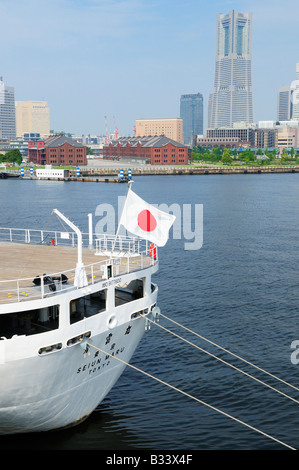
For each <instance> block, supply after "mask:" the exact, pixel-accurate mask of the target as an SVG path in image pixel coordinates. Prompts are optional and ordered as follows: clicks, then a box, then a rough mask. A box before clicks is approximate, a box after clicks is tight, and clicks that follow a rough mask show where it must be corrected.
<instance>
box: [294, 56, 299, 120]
mask: <svg viewBox="0 0 299 470" xmlns="http://www.w3.org/2000/svg"><path fill="white" fill-rule="evenodd" d="M293 118H294V119H298V120H299V62H298V63H297V64H296V80H295V90H294V93H293Z"/></svg>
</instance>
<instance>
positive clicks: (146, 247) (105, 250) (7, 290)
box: [0, 236, 158, 304]
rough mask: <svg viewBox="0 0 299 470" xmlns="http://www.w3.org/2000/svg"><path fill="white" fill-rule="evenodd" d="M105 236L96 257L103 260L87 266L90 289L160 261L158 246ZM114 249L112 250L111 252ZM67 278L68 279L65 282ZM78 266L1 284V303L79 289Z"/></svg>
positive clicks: (41, 297)
mask: <svg viewBox="0 0 299 470" xmlns="http://www.w3.org/2000/svg"><path fill="white" fill-rule="evenodd" d="M114 240H115V237H113V236H103V237H102V238H99V239H96V240H95V244H96V255H97V256H99V258H101V257H102V256H103V258H104V259H100V260H99V261H96V262H95V263H91V264H87V265H85V266H84V267H85V273H86V279H87V286H88V285H92V284H95V283H96V282H99V281H105V280H108V279H109V278H110V277H118V276H122V275H124V274H129V273H133V272H135V271H140V270H142V269H145V268H148V267H150V266H154V265H155V264H156V263H157V262H158V258H157V249H156V246H151V244H150V243H149V242H147V241H145V240H141V239H139V240H138V239H137V238H130V237H118V239H117V240H115V243H114ZM112 248H113V251H112ZM66 279H67V280H66ZM74 281H75V267H74V268H73V269H70V270H65V271H63V272H56V273H50V274H49V273H47V274H46V275H40V276H37V277H36V278H35V283H34V279H33V278H20V279H15V280H7V281H0V304H3V303H10V302H23V301H29V300H36V299H43V298H47V297H51V296H54V295H55V296H56V295H58V294H61V293H65V292H67V291H70V290H73V289H76V287H75V285H74Z"/></svg>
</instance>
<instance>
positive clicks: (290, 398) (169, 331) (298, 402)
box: [139, 313, 299, 404]
mask: <svg viewBox="0 0 299 470" xmlns="http://www.w3.org/2000/svg"><path fill="white" fill-rule="evenodd" d="M139 315H140V316H141V317H142V318H145V319H146V320H147V321H149V322H151V323H154V324H155V325H156V326H158V327H159V328H161V329H162V330H164V331H166V332H167V333H170V334H172V335H173V336H176V337H177V338H179V339H181V340H182V341H184V342H185V343H188V344H189V345H191V346H193V347H194V348H196V349H199V350H200V351H202V352H204V353H205V354H208V355H209V356H211V357H213V358H214V359H217V361H220V362H222V363H223V364H225V365H227V366H229V367H231V368H232V369H235V370H236V371H238V372H240V373H241V374H244V375H246V376H247V377H249V378H251V379H252V380H255V381H256V382H259V383H260V384H262V385H264V386H265V387H268V388H270V389H271V390H273V391H274V392H276V393H279V394H280V395H283V396H284V397H286V398H288V399H289V400H292V401H294V402H295V403H297V404H299V401H298V400H296V399H295V398H293V397H291V396H289V395H287V394H286V393H284V392H281V391H280V390H278V389H277V388H275V387H272V386H271V385H269V384H267V383H266V382H263V381H262V380H260V379H258V378H256V377H254V376H253V375H251V374H248V372H245V371H244V370H242V369H240V368H239V367H236V366H234V365H233V364H230V363H229V362H227V361H225V360H224V359H221V358H220V357H218V356H216V355H215V354H212V353H210V352H209V351H206V350H205V349H203V348H201V347H200V346H198V345H197V344H194V343H191V341H188V340H187V339H185V338H183V337H182V336H180V335H178V334H177V333H174V332H173V331H171V330H169V329H167V328H165V327H164V326H162V325H160V324H159V323H156V322H155V321H153V320H150V319H149V318H147V317H145V316H144V315H142V314H139ZM159 315H161V314H160V313H159Z"/></svg>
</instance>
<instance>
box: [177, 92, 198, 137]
mask: <svg viewBox="0 0 299 470" xmlns="http://www.w3.org/2000/svg"><path fill="white" fill-rule="evenodd" d="M180 117H181V118H182V119H183V135H184V144H185V145H191V144H192V137H193V136H194V135H201V134H203V96H202V95H201V94H200V93H197V94H190V95H182V96H181V101H180Z"/></svg>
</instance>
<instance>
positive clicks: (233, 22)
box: [208, 10, 253, 128]
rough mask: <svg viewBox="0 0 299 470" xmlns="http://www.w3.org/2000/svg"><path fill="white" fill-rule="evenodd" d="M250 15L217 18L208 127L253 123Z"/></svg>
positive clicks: (229, 15) (237, 13)
mask: <svg viewBox="0 0 299 470" xmlns="http://www.w3.org/2000/svg"><path fill="white" fill-rule="evenodd" d="M251 31H252V14H251V13H239V12H237V11H235V10H233V11H231V12H230V13H228V14H226V15H223V14H219V15H217V44H216V60H215V82H214V90H213V92H212V93H211V94H210V99H209V121H208V127H209V128H215V127H233V124H234V122H241V121H242V122H246V123H252V122H253V109H252V83H251V36H252V34H251Z"/></svg>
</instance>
